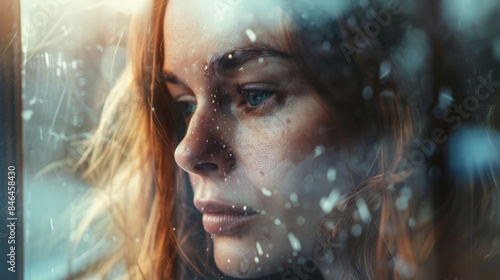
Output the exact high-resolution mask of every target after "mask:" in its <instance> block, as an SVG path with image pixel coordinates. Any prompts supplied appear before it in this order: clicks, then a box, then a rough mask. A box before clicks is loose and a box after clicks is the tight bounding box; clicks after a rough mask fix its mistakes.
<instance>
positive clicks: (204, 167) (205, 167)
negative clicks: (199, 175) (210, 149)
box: [194, 162, 219, 172]
mask: <svg viewBox="0 0 500 280" xmlns="http://www.w3.org/2000/svg"><path fill="white" fill-rule="evenodd" d="M194 169H195V170H196V171H198V172H211V171H217V170H218V169H219V166H218V165H217V164H215V163H211V162H204V163H198V164H197V165H195V166H194Z"/></svg>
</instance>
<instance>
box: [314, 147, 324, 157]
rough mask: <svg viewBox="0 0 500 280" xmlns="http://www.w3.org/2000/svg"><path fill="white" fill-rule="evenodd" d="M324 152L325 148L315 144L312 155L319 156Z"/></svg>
mask: <svg viewBox="0 0 500 280" xmlns="http://www.w3.org/2000/svg"><path fill="white" fill-rule="evenodd" d="M324 152H325V148H324V147H323V146H316V148H315V149H314V157H317V156H320V155H321V154H323V153H324Z"/></svg>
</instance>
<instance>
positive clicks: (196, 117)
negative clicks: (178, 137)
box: [175, 102, 236, 178]
mask: <svg viewBox="0 0 500 280" xmlns="http://www.w3.org/2000/svg"><path fill="white" fill-rule="evenodd" d="M210 103H211V102H210ZM214 109H215V110H214ZM233 131H234V130H233ZM231 134H232V133H231V121H229V120H228V118H227V117H225V116H224V115H223V114H222V112H221V110H219V109H217V108H215V107H214V106H211V104H208V103H207V104H206V105H201V104H200V102H199V103H198V108H197V109H196V111H195V112H194V114H193V116H192V117H191V120H190V122H189V124H188V128H187V132H186V135H185V136H184V139H182V141H181V142H180V143H179V145H178V146H177V148H176V150H175V161H176V162H177V164H178V165H179V167H181V168H182V169H184V170H185V171H187V172H189V173H192V174H196V175H199V176H216V177H220V178H222V177H224V176H227V175H229V173H231V171H232V170H233V169H234V168H235V163H236V161H235V155H234V153H233V151H232V148H231V145H230V144H231V143H230V139H231Z"/></svg>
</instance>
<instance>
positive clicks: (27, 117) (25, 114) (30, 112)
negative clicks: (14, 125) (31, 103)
mask: <svg viewBox="0 0 500 280" xmlns="http://www.w3.org/2000/svg"><path fill="white" fill-rule="evenodd" d="M32 116H33V110H24V111H23V113H22V114H21V117H22V118H23V120H25V121H29V120H30V119H31V117H32Z"/></svg>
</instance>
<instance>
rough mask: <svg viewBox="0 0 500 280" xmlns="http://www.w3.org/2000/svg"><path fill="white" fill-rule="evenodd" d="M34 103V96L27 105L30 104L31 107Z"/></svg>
mask: <svg viewBox="0 0 500 280" xmlns="http://www.w3.org/2000/svg"><path fill="white" fill-rule="evenodd" d="M35 103H36V96H35V97H33V99H31V100H30V103H29V104H30V106H33V104H35Z"/></svg>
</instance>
